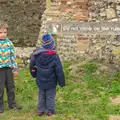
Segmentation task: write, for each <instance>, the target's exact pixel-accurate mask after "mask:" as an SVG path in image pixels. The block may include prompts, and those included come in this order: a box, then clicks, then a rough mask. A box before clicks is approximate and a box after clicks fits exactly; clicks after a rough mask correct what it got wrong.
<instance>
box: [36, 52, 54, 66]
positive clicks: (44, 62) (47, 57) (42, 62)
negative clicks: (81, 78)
mask: <svg viewBox="0 0 120 120" xmlns="http://www.w3.org/2000/svg"><path fill="white" fill-rule="evenodd" d="M55 54H56V53H54V54H45V53H41V54H40V55H39V56H38V57H37V60H36V64H37V65H39V66H42V67H44V66H45V67H46V66H49V65H50V64H51V63H53V60H54V59H55Z"/></svg>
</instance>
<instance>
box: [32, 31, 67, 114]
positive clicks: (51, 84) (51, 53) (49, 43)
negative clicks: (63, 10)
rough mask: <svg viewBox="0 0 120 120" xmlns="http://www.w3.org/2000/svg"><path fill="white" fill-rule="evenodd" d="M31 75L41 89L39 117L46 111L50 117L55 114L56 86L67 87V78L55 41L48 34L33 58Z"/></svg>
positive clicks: (43, 37)
mask: <svg viewBox="0 0 120 120" xmlns="http://www.w3.org/2000/svg"><path fill="white" fill-rule="evenodd" d="M30 73H31V75H32V76H33V77H34V78H36V83H37V86H38V88H39V96H38V115H39V116H42V115H43V114H44V113H45V112H46V111H47V114H48V116H51V115H53V114H55V96H56V85H57V83H58V84H59V85H60V86H61V87H63V86H65V78H64V72H63V69H62V64H61V62H60V58H59V56H58V55H57V54H56V46H55V44H54V39H53V37H52V36H51V35H50V34H48V33H47V34H45V35H43V36H42V48H38V49H36V50H35V51H34V52H33V54H32V56H31V61H30Z"/></svg>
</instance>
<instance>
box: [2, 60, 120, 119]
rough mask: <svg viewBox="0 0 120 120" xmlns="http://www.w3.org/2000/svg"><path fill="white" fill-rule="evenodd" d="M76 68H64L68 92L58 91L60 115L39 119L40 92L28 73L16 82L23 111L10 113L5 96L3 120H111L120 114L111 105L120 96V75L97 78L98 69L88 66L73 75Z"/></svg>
mask: <svg viewBox="0 0 120 120" xmlns="http://www.w3.org/2000/svg"><path fill="white" fill-rule="evenodd" d="M72 64H73V63H72V62H68V61H67V62H64V64H63V68H64V72H65V78H66V83H67V84H66V86H65V87H64V88H61V87H59V86H58V87H57V96H56V112H57V114H56V115H54V116H52V117H47V116H46V115H44V116H43V117H41V118H39V117H37V116H36V112H37V108H36V106H37V99H38V88H37V86H36V83H35V79H33V78H32V77H31V76H30V74H29V71H28V70H27V69H25V70H21V71H20V72H19V77H18V78H17V79H16V80H15V86H16V100H17V103H18V104H20V105H22V106H23V109H22V110H21V111H15V110H10V109H8V107H7V98H6V94H5V113H4V115H3V116H0V120H8V119H9V120H38V119H41V120H108V117H109V115H111V114H115V115H117V114H120V105H113V104H111V103H110V97H113V96H114V97H117V96H118V95H119V94H120V81H119V80H120V73H119V72H117V73H115V74H113V75H111V76H109V75H108V74H103V73H101V74H96V71H97V70H98V68H99V67H98V65H97V64H96V63H94V62H92V63H91V62H88V63H85V65H82V66H80V67H78V69H77V72H78V74H77V73H75V75H73V74H71V71H72V69H70V65H72ZM81 73H82V74H81Z"/></svg>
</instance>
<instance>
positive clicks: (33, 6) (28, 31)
mask: <svg viewBox="0 0 120 120" xmlns="http://www.w3.org/2000/svg"><path fill="white" fill-rule="evenodd" d="M44 10H45V0H0V19H3V20H5V21H7V22H8V24H9V31H8V37H9V38H10V39H11V40H12V41H13V43H14V44H15V46H20V47H25V46H29V47H32V46H36V41H37V38H38V35H39V29H40V26H41V15H42V14H43V12H44Z"/></svg>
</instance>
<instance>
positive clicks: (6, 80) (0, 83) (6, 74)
mask: <svg viewBox="0 0 120 120" xmlns="http://www.w3.org/2000/svg"><path fill="white" fill-rule="evenodd" d="M4 88H6V92H7V96H8V106H9V107H10V106H12V105H14V104H15V92H14V80H13V73H12V69H11V68H0V110H4V101H3V95H4Z"/></svg>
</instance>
